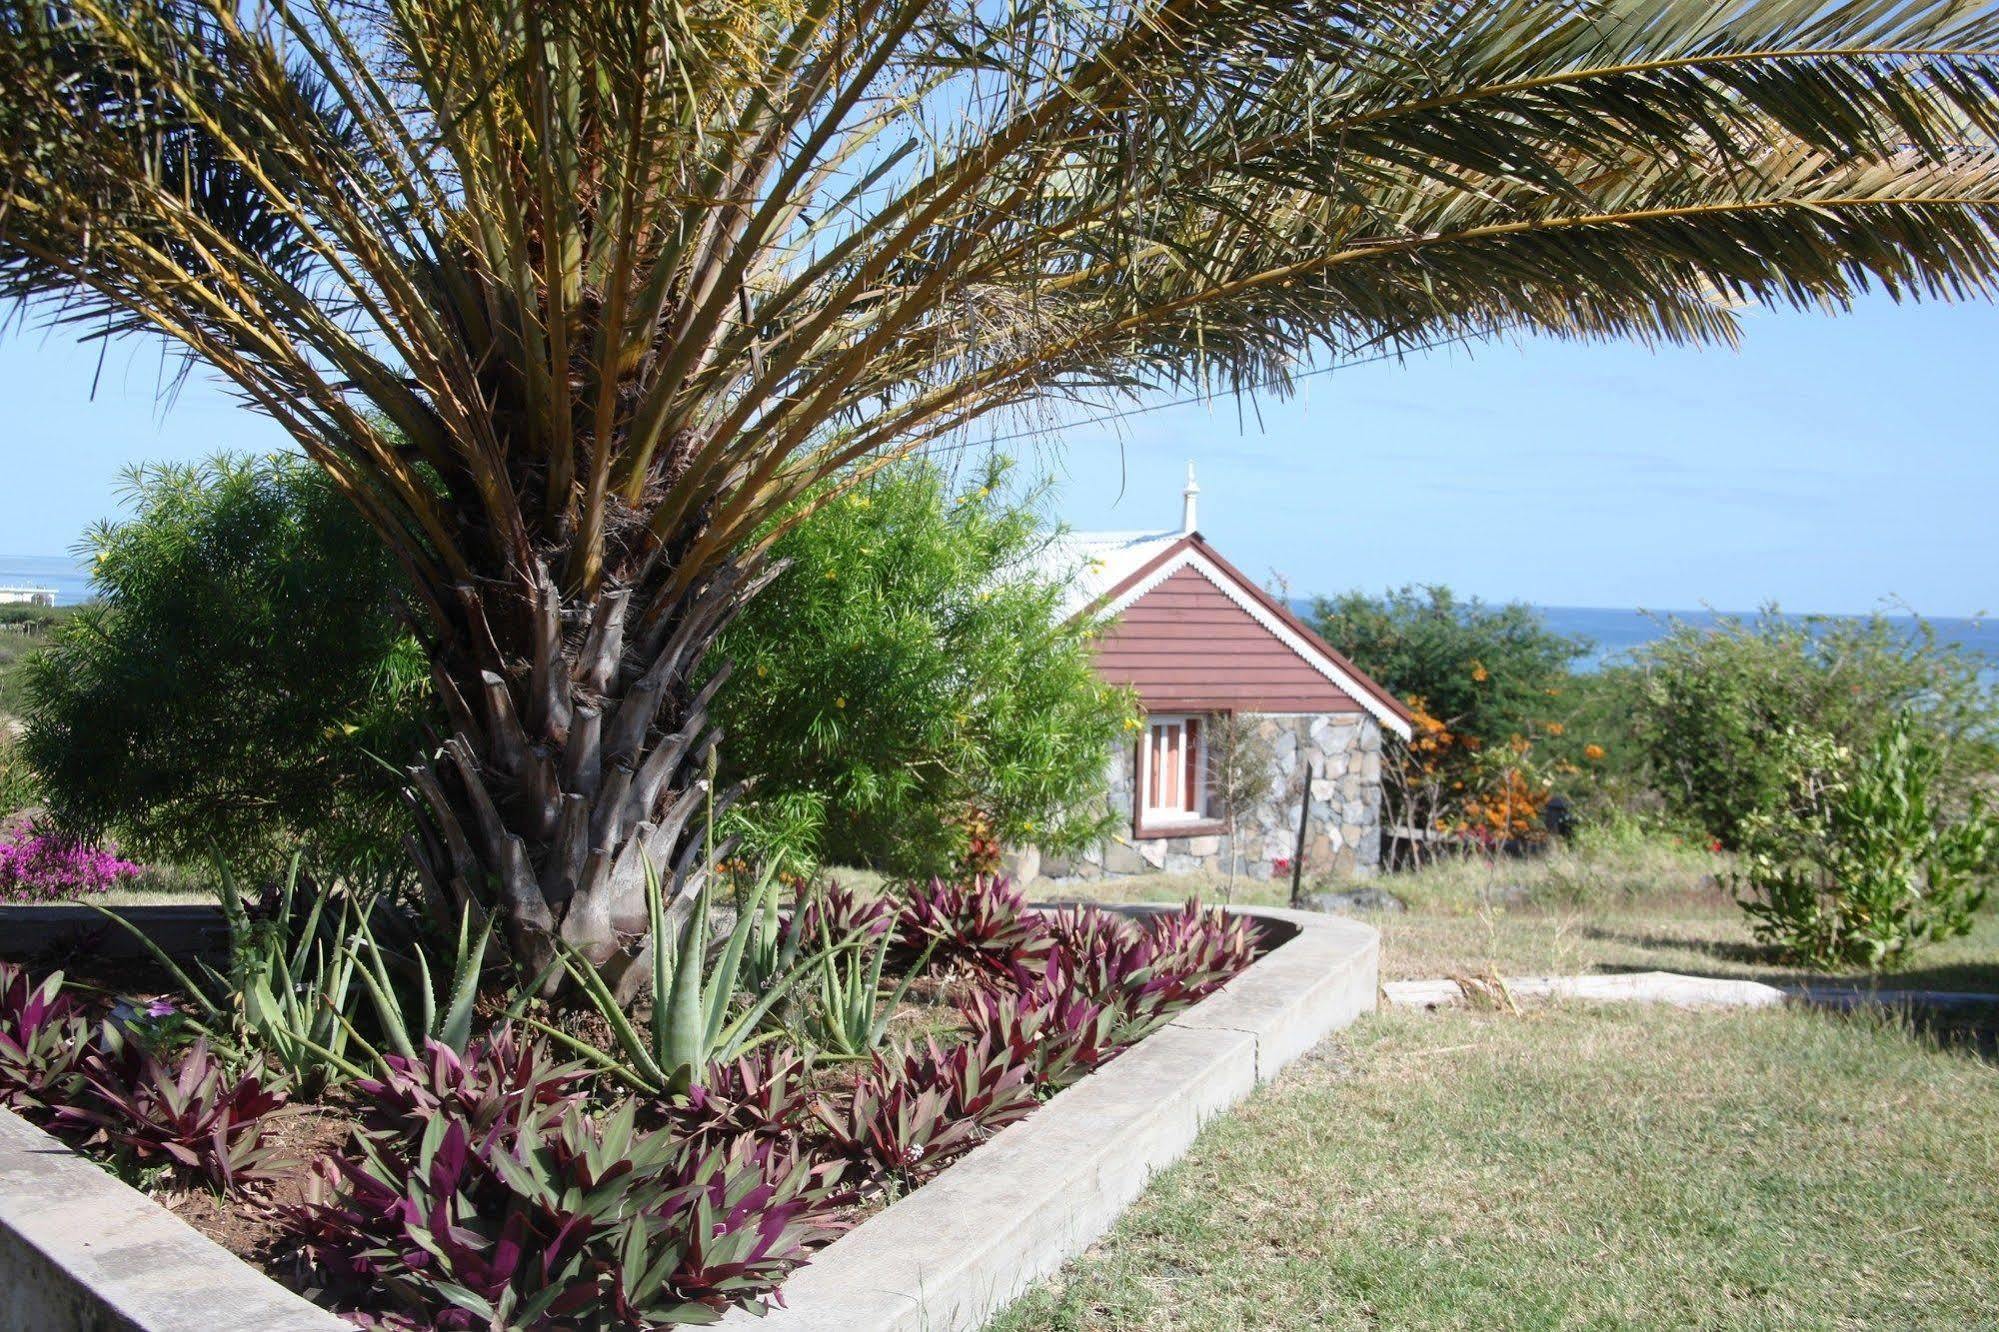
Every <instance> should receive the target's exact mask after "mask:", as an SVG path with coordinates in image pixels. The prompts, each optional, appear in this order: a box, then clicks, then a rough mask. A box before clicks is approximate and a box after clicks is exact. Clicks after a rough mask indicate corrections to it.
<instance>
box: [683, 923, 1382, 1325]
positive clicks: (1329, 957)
mask: <svg viewBox="0 0 1999 1332" xmlns="http://www.w3.org/2000/svg"><path fill="white" fill-rule="evenodd" d="M1141 910H1142V909H1141ZM1238 910H1239V911H1241V913H1242V914H1245V915H1249V916H1252V917H1255V918H1257V919H1259V920H1261V921H1263V922H1264V923H1265V928H1266V930H1267V931H1268V933H1270V934H1272V935H1276V934H1280V933H1287V932H1288V933H1290V935H1291V937H1290V938H1289V939H1288V940H1287V941H1285V942H1283V943H1281V944H1279V945H1278V946H1277V947H1276V948H1274V949H1273V950H1272V951H1271V952H1269V953H1267V954H1265V955H1264V956H1263V957H1262V958H1260V959H1258V960H1257V961H1256V962H1255V963H1254V964H1253V965H1252V966H1250V967H1249V968H1248V969H1247V970H1245V971H1244V972H1243V973H1242V974H1241V975H1239V976H1237V977H1236V978H1235V979H1234V980H1232V981H1230V982H1229V983H1228V985H1226V986H1225V987H1223V989H1222V990H1221V991H1220V992H1219V993H1217V994H1214V995H1211V996H1210V997H1208V998H1207V999H1205V1000H1203V1001H1202V1002H1200V1003H1198V1004H1196V1005H1195V1006H1194V1007H1192V1008H1190V1009H1188V1010H1187V1011H1186V1012H1185V1013H1182V1014H1181V1015H1180V1016H1179V1017H1177V1018H1175V1019H1174V1020H1173V1021H1172V1022H1169V1023H1168V1024H1167V1025H1166V1027H1165V1028H1164V1029H1162V1030H1160V1031H1158V1032H1156V1033H1154V1034H1153V1035H1152V1036H1149V1037H1147V1038H1146V1039H1145V1040H1144V1041H1141V1042H1140V1043H1139V1044H1138V1045H1137V1046H1135V1047H1133V1048H1132V1049H1130V1050H1128V1051H1126V1052H1125V1053H1124V1054H1122V1055H1120V1056H1119V1057H1118V1058H1117V1059H1115V1060H1113V1061H1112V1062H1111V1063H1109V1064H1107V1065H1106V1066H1104V1067H1103V1068H1102V1069H1100V1070H1099V1071H1097V1072H1096V1073H1093V1074H1091V1075H1090V1076H1089V1077H1087V1078H1085V1079H1084V1080H1083V1081H1082V1082H1080V1083H1078V1084H1076V1085H1075V1086H1074V1087H1071V1088H1069V1089H1068V1090H1067V1091H1064V1092H1062V1093H1061V1094H1060V1095H1059V1096H1056V1097H1055V1098H1054V1099H1053V1100H1051V1101H1049V1103H1048V1104H1047V1105H1045V1106H1043V1107H1041V1109H1039V1110H1037V1111H1036V1112H1035V1113H1034V1114H1032V1115H1030V1116H1028V1118H1026V1119H1024V1120H1022V1121H1021V1122H1020V1123H1018V1124H1015V1125H1013V1126H1011V1127H1009V1128H1006V1129H1003V1130H1002V1131H1001V1132H999V1133H998V1134H996V1135H994V1137H993V1139H992V1141H990V1142H988V1143H985V1144H984V1145H982V1146H980V1147H979V1148H977V1149H976V1150H975V1151H973V1152H972V1153H970V1154H969V1155H968V1156H966V1157H965V1159H964V1160H962V1161H959V1162H958V1163H957V1164H956V1165H954V1166H952V1167H951V1168H950V1169H948V1170H946V1171H945V1172H944V1173H943V1174H941V1175H939V1176H938V1177H937V1178H936V1179H934V1180H932V1181H930V1182H929V1183H928V1184H925V1185H924V1186H923V1187H922V1188H920V1189H918V1190H916V1191H915V1192H914V1193H912V1194H910V1195H909V1196H908V1197H907V1198H904V1199H903V1200H902V1201H900V1202H898V1203H896V1204H895V1205H893V1206H892V1207H889V1208H887V1209H886V1210H884V1211H882V1212H879V1213H877V1214H876V1215H875V1216H872V1217H870V1218H869V1219H868V1220H867V1221H865V1222H863V1223H862V1224H861V1225H859V1226H857V1227H855V1228H854V1229H853V1230H852V1231H850V1232H849V1233H847V1234H846V1235H844V1236H842V1237H841V1238H840V1239H838V1240H836V1241H834V1242H833V1243H832V1244H829V1245H827V1246H826V1247H825V1248H824V1249H821V1250H820V1251H819V1252H818V1253H817V1254H815V1255H813V1258H812V1262H811V1263H810V1265H808V1266H806V1267H805V1268H803V1269H801V1270H800V1271H798V1272H796V1273H794V1274H793V1275H792V1277H791V1279H790V1280H789V1281H787V1282H786V1283H785V1285H784V1300H785V1304H786V1307H785V1308H784V1309H780V1310H774V1311H772V1312H771V1313H770V1314H769V1315H768V1316H765V1317H762V1318H759V1317H756V1316H755V1315H752V1314H750V1313H748V1312H746V1311H743V1310H734V1311H731V1312H730V1313H729V1314H727V1315H725V1316H724V1317H723V1318H722V1320H721V1323H720V1326H722V1327H725V1328H739V1329H750V1328H760V1329H763V1330H764V1332H959V1330H960V1329H971V1328H977V1327H980V1326H982V1325H984V1323H985V1322H986V1321H987V1320H988V1319H990V1318H991V1317H992V1316H993V1315H994V1314H995V1313H997V1312H998V1311H999V1310H1000V1309H1001V1308H1003V1307H1004V1306H1005V1305H1006V1304H1007V1303H1009V1302H1010V1301H1011V1300H1012V1299H1013V1298H1014V1297H1015V1296H1017V1295H1019V1294H1020V1293H1021V1292H1022V1291H1023V1290H1025V1289H1026V1288H1027V1287H1028V1286H1029V1285H1031V1284H1032V1283H1034V1282H1035V1281H1037V1280H1039V1279H1040V1278H1042V1277H1044V1276H1047V1275H1049V1274H1050V1273H1052V1272H1054V1271H1055V1270H1056V1269H1057V1268H1059V1267H1060V1266H1061V1265H1062V1264H1063V1263H1064V1262H1066V1261H1067V1260H1068V1259H1070V1258H1072V1257H1074V1256H1075V1255H1076V1254H1078V1253H1080V1252H1081V1251H1082V1250H1083V1249H1084V1248H1085V1247H1087V1246H1088V1245H1089V1244H1090V1243H1091V1241H1093V1240H1095V1239H1096V1238H1097V1237H1098V1236H1100V1235H1102V1234H1103V1233H1104V1232H1105V1231H1106V1230H1108V1229H1110V1226H1111V1223H1112V1222H1114V1221H1115V1220H1116V1219H1117V1217H1118V1214H1119V1213H1120V1212H1122V1211H1123V1210H1124V1209H1125V1208H1126V1207H1127V1206H1128V1205H1129V1204H1130V1203H1131V1202H1132V1200H1133V1199H1135V1198H1136V1197H1137V1196H1138V1195H1139V1193H1140V1192H1141V1191H1142V1190H1143V1189H1144V1188H1145V1185H1146V1183H1147V1181H1148V1180H1150V1179H1151V1177H1152V1175H1153V1174H1154V1172H1156V1171H1158V1170H1160V1169H1163V1168H1164V1167H1166V1166H1167V1165H1170V1164H1171V1163H1172V1162H1174V1161H1176V1160H1178V1159H1179V1158H1180V1156H1181V1155H1183V1154H1184V1153H1185V1152H1186V1150H1187V1148H1188V1147H1189V1146H1190V1145H1192V1143H1193V1141H1194V1136H1195V1135H1196V1134H1197V1133H1198V1132H1199V1131H1200V1129H1201V1126H1202V1125H1203V1124H1204V1123H1206V1122H1207V1121H1208V1120H1209V1119H1211V1118H1213V1117H1214V1116H1215V1115H1217V1114H1220V1113H1221V1112H1222V1111H1224V1110H1226V1109H1228V1108H1229V1107H1230V1106H1232V1105H1234V1104H1235V1103H1236V1102H1238V1101H1240V1100H1242V1099H1243V1098H1244V1097H1246V1096H1248V1095H1249V1094H1250V1092H1252V1091H1254V1090H1255V1089H1256V1087H1257V1085H1258V1084H1260V1083H1263V1082H1267V1081H1269V1080H1270V1079H1271V1078H1272V1077H1274V1076H1275V1075H1276V1074H1277V1071H1278V1070H1279V1069H1281V1068H1283V1067H1284V1066H1285V1065H1286V1064H1288V1063H1290V1062H1291V1061H1292V1060H1294V1059H1296V1058H1297V1057H1298V1056H1299V1055H1301V1054H1303V1053H1304V1052H1305V1051H1307V1050H1309V1049H1311V1048H1312V1046H1314V1045H1316V1044H1317V1043H1318V1042H1319V1040H1320V1039H1321V1038H1323V1037H1324V1036H1325V1035H1326V1034H1327V1033H1328V1032H1331V1031H1335V1030H1337V1029H1339V1028H1341V1027H1344V1026H1346V1025H1348V1024H1349V1023H1351V1022H1352V1021H1354V1019H1355V1018H1357V1017H1359V1016H1360V1015H1361V1014H1363V1013H1367V1012H1371V1011H1372V1010H1373V1009H1374V1006H1375V998H1376V993H1377V978H1378V969H1379V958H1380V936H1379V935H1378V934H1377V933H1376V932H1375V931H1374V930H1373V929H1370V928H1369V927H1367V926H1365V925H1361V924H1359V923H1357V922H1355V921H1350V920H1342V919H1338V918H1335V917H1331V916H1320V915H1314V914H1311V913H1308V912H1297V911H1280V910H1276V909H1244V908H1239V909H1238Z"/></svg>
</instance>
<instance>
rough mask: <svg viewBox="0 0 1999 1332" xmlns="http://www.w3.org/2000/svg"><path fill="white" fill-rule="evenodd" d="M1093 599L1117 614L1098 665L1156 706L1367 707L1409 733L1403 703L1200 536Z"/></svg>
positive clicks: (1103, 642) (1207, 708)
mask: <svg viewBox="0 0 1999 1332" xmlns="http://www.w3.org/2000/svg"><path fill="white" fill-rule="evenodd" d="M1096 606H1097V610H1098V613H1099V614H1114V615H1115V616H1116V619H1115V621H1114V622H1113V623H1112V624H1111V626H1110V627H1109V628H1108V629H1106V630H1105V632H1104V634H1103V637H1102V638H1101V639H1100V640H1099V641H1098V649H1097V664H1098V669H1099V670H1100V671H1101V672H1102V674H1103V676H1104V678H1105V679H1107V680H1111V681H1114V682H1116V683H1118V684H1128V685H1131V686H1133V687H1134V688H1136V689H1137V690H1138V694H1139V698H1140V700H1141V701H1142V702H1143V703H1144V704H1145V706H1146V708H1147V709H1148V710H1149V711H1153V712H1171V711H1189V712H1202V711H1228V710H1236V711H1244V712H1362V711H1365V712H1369V713H1372V714H1373V715H1374V716H1376V717H1377V718H1378V719H1380V720H1381V721H1382V722H1383V723H1384V724H1385V725H1387V726H1388V727H1389V728H1390V729H1392V730H1395V731H1398V732H1401V733H1403V734H1405V735H1406V734H1407V733H1408V725H1409V713H1408V710H1407V709H1405V708H1404V707H1403V706H1402V704H1401V703H1400V701H1398V700H1397V699H1395V698H1394V697H1393V696H1392V695H1390V694H1389V693H1388V691H1387V690H1385V689H1383V688H1381V686H1379V685H1377V684H1375V682H1374V681H1372V680H1370V679H1368V678H1367V677H1366V676H1365V675H1363V674H1362V673H1361V672H1360V670H1359V669H1358V668H1356V667H1355V666H1354V664H1353V663H1352V662H1350V661H1348V660H1347V659H1346V658H1345V657H1343V656H1341V655H1340V654H1339V653H1338V652H1336V651H1334V650H1333V649H1332V648H1331V647H1330V646H1329V645H1328V644H1327V643H1326V642H1325V641H1324V640H1323V639H1321V638H1320V637H1319V636H1318V635H1317V634H1315V633H1313V632H1312V631H1311V630H1310V629H1308V628H1306V627H1305V625H1304V624H1302V623H1301V622H1300V621H1299V620H1298V618H1297V617H1296V616H1295V615H1293V614H1292V613H1291V612H1290V611H1289V610H1288V609H1286V608H1285V607H1284V606H1283V605H1282V604H1281V603H1279V602H1278V601H1277V600H1276V599H1275V598H1273V597H1271V596H1269V595H1268V594H1267V593H1265V592H1264V591H1263V590H1262V589H1261V588H1259V587H1257V586H1256V585H1255V584H1254V583H1252V582H1250V581H1249V580H1248V579H1246V578H1244V577H1243V576H1242V574H1241V573H1239V572H1238V571H1237V570H1236V569H1235V568H1234V567H1233V566H1232V565H1230V564H1229V563H1228V561H1226V560H1224V559H1223V558H1222V557H1221V556H1220V555H1218V554H1216V553H1215V551H1214V550H1213V548H1212V547H1210V546H1209V545H1208V544H1207V543H1206V542H1205V541H1203V540H1202V539H1201V538H1200V536H1199V535H1198V534H1190V535H1188V536H1186V537H1184V538H1182V539H1181V540H1179V541H1177V542H1175V543H1173V545H1171V546H1169V547H1167V548H1166V549H1165V550H1164V551H1161V552H1160V553H1159V555H1157V556H1156V557H1154V558H1153V559H1152V560H1150V561H1148V562H1147V564H1146V565H1145V566H1144V567H1142V568H1140V569H1139V570H1137V571H1136V572H1134V573H1132V574H1131V575H1129V576H1128V577H1126V578H1124V579H1123V580H1121V581H1120V582H1119V583H1118V584H1117V585H1116V586H1114V587H1112V588H1110V589H1109V590H1108V591H1106V592H1105V593H1104V594H1103V596H1102V597H1101V598H1099V599H1098V601H1097V603H1096Z"/></svg>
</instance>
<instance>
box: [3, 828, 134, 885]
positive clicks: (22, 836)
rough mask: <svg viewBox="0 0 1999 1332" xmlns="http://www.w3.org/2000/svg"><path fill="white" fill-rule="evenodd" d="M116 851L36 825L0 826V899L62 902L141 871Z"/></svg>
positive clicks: (113, 883)
mask: <svg viewBox="0 0 1999 1332" xmlns="http://www.w3.org/2000/svg"><path fill="white" fill-rule="evenodd" d="M144 868H145V867H144V866H141V865H135V864H133V863H132V862H131V861H129V860H121V859H120V858H119V857H118V854H117V853H116V852H115V851H110V850H106V849H104V848H102V847H95V846H86V845H85V844H83V843H81V842H78V841H76V840H74V839H72V838H66V837H61V836H58V835H56V834H54V833H45V832H40V831H37V830H36V828H35V827H34V826H33V825H32V824H30V825H26V826H22V827H17V828H14V829H12V830H10V831H5V832H0V902H64V901H69V900H71V899H73V898H78V897H89V896H91V895H93V894H96V893H101V892H104V891H105V890H106V889H109V888H114V887H116V886H117V885H118V884H121V883H126V882H129V881H130V880H132V879H133V878H136V877H137V876H138V875H140V874H142V873H143V872H144Z"/></svg>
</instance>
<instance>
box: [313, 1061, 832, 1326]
mask: <svg viewBox="0 0 1999 1332" xmlns="http://www.w3.org/2000/svg"><path fill="white" fill-rule="evenodd" d="M839 1197H840V1195H838V1194H837V1192H836V1191H835V1189H834V1187H833V1183H832V1181H831V1180H829V1179H828V1177H827V1172H825V1171H824V1170H821V1169H819V1168H817V1167H814V1166H812V1165H810V1164H809V1163H807V1162H804V1161H802V1160H801V1159H799V1158H798V1157H797V1156H796V1155H794V1154H791V1153H789V1152H787V1151H785V1150H783V1149H782V1148H780V1147H778V1146H777V1145H776V1144H773V1143H770V1142H767V1141H765V1142H758V1141H751V1140H737V1141H729V1142H711V1141H704V1140H696V1139H689V1138H683V1137H681V1136H680V1135H678V1134H675V1133H673V1132H670V1131H657V1132H651V1133H647V1132H642V1131H640V1130H639V1129H638V1128H637V1127H636V1106H635V1103H633V1102H631V1101H626V1102H625V1103H624V1104H623V1105H621V1106H620V1107H619V1108H618V1109H617V1110H616V1111H614V1112H613V1113H612V1114H610V1115H609V1116H607V1117H605V1118H602V1119H596V1118H592V1117H591V1116H589V1115H588V1114H586V1113H585V1111H584V1110H583V1109H582V1108H581V1106H580V1105H578V1104H576V1103H575V1102H574V1100H572V1099H571V1098H568V1097H559V1098H556V1099H554V1100H550V1101H546V1102H540V1103H534V1102H527V1103H521V1104H520V1106H519V1111H518V1113H517V1114H515V1115H510V1116H503V1117H501V1118H499V1119H497V1120H493V1121H490V1122H486V1123H483V1124H482V1123H479V1122H477V1121H475V1120H473V1119H470V1118H468V1117H466V1116H465V1115H464V1114H462V1113H461V1112H460V1110H459V1109H458V1108H457V1107H456V1106H454V1105H452V1104H449V1103H446V1104H443V1105H441V1106H440V1107H439V1108H438V1109H437V1110H436V1112H435V1113H433V1114H431V1115H430V1116H428V1117H426V1118H425V1119H424V1120H422V1121H410V1122H404V1123H401V1124H400V1125H398V1126H396V1127H391V1128H379V1127H378V1128H370V1129H364V1130H363V1131H361V1132H359V1133H357V1134H356V1135H355V1140H354V1143H353V1144H352V1147H351V1149H350V1151H349V1152H347V1153H345V1154H342V1155H337V1156H334V1157H330V1158H327V1159H325V1160H323V1161H322V1162H321V1163H320V1164H319V1166H318V1167H316V1178H315V1180H314V1183H313V1186H312V1188H311V1190H310V1193H309V1196H308V1198H307V1200H306V1201H305V1202H304V1203H303V1204H301V1205H298V1206H295V1207H292V1208H290V1209H288V1217H289V1220H290V1222H291V1225H292V1228H293V1230H294V1232H295V1233H296V1234H297V1236H298V1238H299V1239H300V1241H301V1242H302V1243H303V1245H304V1247H305V1248H306V1250H307V1252H308V1254H309V1255H310V1256H311V1257H312V1258H313V1260H314V1261H315V1262H317V1263H318V1264H319V1265H320V1266H321V1267H322V1268H323V1269H325V1270H326V1271H327V1272H329V1273H330V1274H331V1275H332V1276H333V1277H334V1278H335V1279H336V1281H338V1282H340V1283H342V1284H343V1285H344V1286H345V1287H346V1288H347V1289H348V1290H350V1291H352V1292H353V1293H354V1294H355V1295H356V1296H358V1297H360V1298H362V1299H364V1300H365V1301H366V1302H367V1303H370V1304H373V1303H377V1302H379V1301H380V1300H381V1299H382V1298H383V1297H384V1296H386V1297H387V1298H388V1299H389V1300H390V1301H392V1302H393V1303H394V1304H395V1305H396V1306H398V1307H399V1308H400V1309H401V1310H402V1311H403V1312H404V1313H406V1314H407V1315H410V1316H411V1317H413V1318H415V1319H417V1320H420V1321H421V1323H422V1325H424V1326H436V1327H441V1328H455V1327H463V1328H474V1327H477V1328H488V1327H522V1328H538V1327H550V1326H565V1327H574V1326H595V1327H658V1326H664V1325H671V1324H676V1323H686V1322H710V1321H713V1319H714V1317H715V1316H716V1315H717V1314H718V1313H719V1312H720V1311H722V1310H724V1309H726V1308H728V1307H730V1306H732V1305H743V1306H748V1307H755V1306H757V1305H759V1304H760V1303H762V1302H764V1301H766V1300H768V1299H769V1298H771V1295H772V1292H773V1291H775V1289H776V1287H777V1286H778V1284H779V1283H780V1282H781V1281H782V1280H783V1278H784V1276H785V1275H786V1274H787V1273H788V1272H789V1271H791V1270H792V1269H793V1268H795V1267H796V1266H797V1265H798V1264H799V1263H801V1262H802V1261H804V1258H805V1255H806V1251H807V1249H808V1247H809V1246H810V1245H812V1244H814V1243H817V1242H820V1241H823V1240H824V1239H826V1238H829V1237H830V1236H831V1234H832V1233H833V1229H834V1227H833V1224H832V1223H831V1221H830V1220H829V1219H828V1213H829V1211H830V1210H831V1208H832V1207H833V1206H834V1205H835V1204H836V1203H837V1202H838V1201H839ZM412 1253H418V1254H421V1255H423V1258H422V1260H421V1261H417V1262H412V1261H410V1260H409V1255H411V1254H412Z"/></svg>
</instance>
